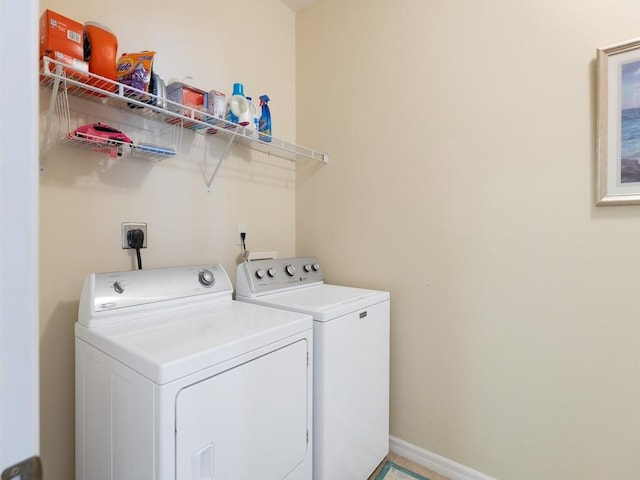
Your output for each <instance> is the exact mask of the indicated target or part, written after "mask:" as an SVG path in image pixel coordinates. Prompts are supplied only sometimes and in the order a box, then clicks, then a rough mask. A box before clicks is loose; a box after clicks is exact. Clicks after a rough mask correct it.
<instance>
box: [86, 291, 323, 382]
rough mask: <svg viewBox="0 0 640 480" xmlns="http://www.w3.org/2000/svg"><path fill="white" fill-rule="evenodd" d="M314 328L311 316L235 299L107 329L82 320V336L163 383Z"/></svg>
mask: <svg viewBox="0 0 640 480" xmlns="http://www.w3.org/2000/svg"><path fill="white" fill-rule="evenodd" d="M311 328H312V319H311V317H310V316H308V315H301V314H299V313H295V312H286V311H282V310H276V309H273V308H267V307H262V306H260V305H251V304H247V303H242V302H236V301H233V300H229V301H226V302H221V303H218V304H217V305H216V306H215V307H214V308H212V307H211V306H207V307H197V308H184V309H183V310H181V311H172V312H170V313H166V314H162V313H161V314H157V315H151V316H146V317H142V318H140V319H138V320H135V321H128V322H120V323H115V324H111V325H106V326H103V327H94V328H87V327H85V326H83V325H81V324H79V323H76V326H75V332H76V337H77V338H79V339H81V340H84V341H85V342H87V343H89V344H90V345H93V346H94V347H96V348H98V349H99V350H101V351H103V352H104V353H106V354H107V355H110V356H112V357H113V358H115V359H117V360H119V361H121V362H122V363H124V364H125V365H127V366H129V367H130V368H132V369H133V370H135V371H137V372H139V373H140V374H142V375H144V376H145V377H147V378H149V379H150V380H151V381H153V382H155V383H157V384H165V383H168V382H171V381H173V380H176V379H178V378H181V377H184V376H186V375H189V374H191V373H194V372H197V371H199V370H202V369H205V368H208V367H211V366H215V365H217V364H219V363H221V362H225V361H227V360H231V359H233V358H235V357H238V356H240V355H243V354H246V353H249V352H251V351H253V350H256V349H258V348H261V347H263V346H266V345H269V344H271V343H273V342H277V341H279V340H282V339H285V338H287V337H289V336H291V335H295V334H298V333H300V332H303V331H305V330H309V329H311Z"/></svg>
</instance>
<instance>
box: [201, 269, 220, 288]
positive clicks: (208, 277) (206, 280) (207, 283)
mask: <svg viewBox="0 0 640 480" xmlns="http://www.w3.org/2000/svg"><path fill="white" fill-rule="evenodd" d="M198 280H199V281H200V284H201V285H202V286H203V287H211V286H213V284H214V283H216V277H214V276H213V273H211V270H207V269H206V268H205V269H204V270H201V271H200V273H199V274H198Z"/></svg>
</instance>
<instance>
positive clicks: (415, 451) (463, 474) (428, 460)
mask: <svg viewBox="0 0 640 480" xmlns="http://www.w3.org/2000/svg"><path fill="white" fill-rule="evenodd" d="M389 451H391V453H395V454H397V455H400V456H402V457H404V458H406V459H408V460H411V461H412V462H415V463H417V464H419V465H422V466H423V467H427V468H428V469H430V470H433V471H434V472H436V473H439V474H440V475H444V476H446V477H449V478H450V479H451V480H496V479H495V478H493V477H490V476H488V475H485V474H483V473H480V472H477V471H475V470H473V469H471V468H469V467H465V466H464V465H460V464H459V463H456V462H454V461H453V460H449V459H448V458H445V457H442V456H440V455H438V454H437V453H433V452H430V451H428V450H425V449H424V448H420V447H417V446H415V445H412V444H411V443H409V442H405V441H404V440H401V439H399V438H397V437H394V436H389Z"/></svg>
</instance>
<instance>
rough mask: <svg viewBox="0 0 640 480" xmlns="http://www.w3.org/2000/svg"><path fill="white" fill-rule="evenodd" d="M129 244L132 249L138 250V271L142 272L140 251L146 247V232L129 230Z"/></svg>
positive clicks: (136, 229) (137, 229)
mask: <svg viewBox="0 0 640 480" xmlns="http://www.w3.org/2000/svg"><path fill="white" fill-rule="evenodd" d="M127 243H128V244H129V246H130V247H131V248H135V249H136V256H137V257H138V270H142V258H141V257H140V249H141V248H142V246H143V245H144V232H143V231H142V230H140V229H139V228H135V229H133V230H129V231H128V232H127Z"/></svg>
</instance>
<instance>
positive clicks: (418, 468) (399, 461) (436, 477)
mask: <svg viewBox="0 0 640 480" xmlns="http://www.w3.org/2000/svg"><path fill="white" fill-rule="evenodd" d="M385 460H391V461H392V462H393V463H395V464H396V465H400V466H401V467H404V468H407V469H409V470H411V471H412V472H415V473H417V474H418V475H422V476H423V477H427V478H428V479H429V480H451V479H450V478H449V477H444V476H442V475H440V474H438V473H436V472H434V471H432V470H429V469H428V468H426V467H423V466H422V465H418V464H417V463H414V462H412V461H411V460H408V459H406V458H404V457H401V456H400V455H397V454H395V453H390V454H389V455H387V458H386V459H385ZM383 465H384V462H382V463H381V464H380V465H379V466H378V468H377V469H376V471H375V472H373V475H371V476H370V477H369V479H368V480H375V478H376V475H377V474H378V472H379V471H380V470H382V466H383Z"/></svg>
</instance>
